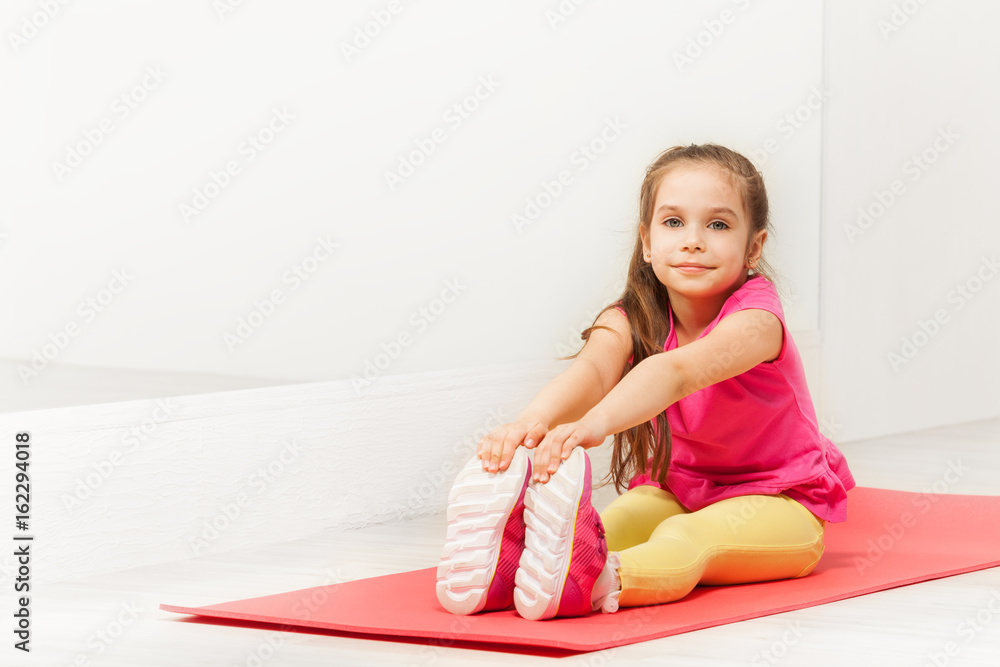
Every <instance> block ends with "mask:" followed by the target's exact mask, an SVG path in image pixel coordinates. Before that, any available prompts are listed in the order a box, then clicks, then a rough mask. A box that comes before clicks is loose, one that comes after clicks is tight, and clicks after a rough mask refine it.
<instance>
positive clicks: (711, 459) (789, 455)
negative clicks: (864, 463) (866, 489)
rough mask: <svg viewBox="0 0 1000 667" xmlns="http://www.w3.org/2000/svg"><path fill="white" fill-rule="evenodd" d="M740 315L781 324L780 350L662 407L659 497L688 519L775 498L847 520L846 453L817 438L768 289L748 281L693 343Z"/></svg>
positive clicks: (795, 359)
mask: <svg viewBox="0 0 1000 667" xmlns="http://www.w3.org/2000/svg"><path fill="white" fill-rule="evenodd" d="M615 307H616V308H618V310H621V311H622V314H623V315H624V314H625V311H624V310H622V308H620V307H619V306H615ZM747 308H759V309H761V310H766V311H768V312H771V313H774V314H775V315H776V316H777V317H778V319H779V320H781V326H782V329H783V330H784V342H783V343H782V346H781V352H780V354H779V355H778V356H777V357H776V358H775V359H774V361H770V362H762V363H760V364H757V365H756V366H754V367H753V368H751V369H750V370H748V371H746V372H745V373H741V374H740V375H737V376H736V377H732V378H729V379H728V380H723V381H722V382H718V383H716V384H714V385H710V386H708V387H705V388H704V389H700V390H699V391H696V392H694V393H693V394H689V395H687V396H685V397H684V398H682V399H681V400H680V401H678V402H677V403H674V404H673V405H671V406H669V407H668V408H667V411H666V412H667V421H668V423H669V425H670V433H671V435H672V442H673V444H672V453H671V461H670V467H669V468H668V470H667V488H666V490H667V491H670V492H671V493H673V494H674V495H675V496H677V499H678V500H679V501H680V502H681V504H682V505H684V506H685V507H686V508H688V509H689V510H692V511H696V510H699V509H701V508H703V507H706V506H708V505H710V504H712V503H714V502H717V501H719V500H723V499H725V498H730V497H733V496H743V495H749V494H776V493H783V494H785V495H786V496H788V497H790V498H792V499H794V500H796V501H798V502H800V503H802V505H804V506H805V507H806V508H807V509H808V510H809V511H811V512H812V513H813V514H815V515H816V516H818V517H819V518H820V519H824V520H826V521H831V522H839V521H845V520H846V519H847V491H848V490H850V489H851V488H853V487H854V485H855V482H854V477H853V476H852V475H851V471H850V470H849V469H848V467H847V461H846V460H845V459H844V455H843V454H842V453H841V452H840V450H839V449H837V447H836V445H834V444H833V442H831V441H830V440H829V439H828V438H826V437H825V436H824V435H823V434H821V433H820V432H819V427H818V426H817V423H816V411H815V409H814V408H813V404H812V398H811V397H810V395H809V388H808V386H807V385H806V379H805V374H804V372H803V369H802V360H801V358H800V357H799V351H798V349H797V348H796V347H795V342H794V341H793V340H792V337H791V335H790V334H789V332H788V327H787V325H786V324H785V314H784V311H783V310H782V308H781V301H780V299H779V297H778V293H777V290H776V289H775V287H774V285H773V284H772V283H771V281H769V280H768V279H767V278H765V277H763V276H754V277H752V278H750V279H748V280H747V281H746V282H745V283H744V284H743V285H741V286H740V288H739V289H738V290H736V291H735V292H734V293H733V294H732V295H731V296H730V297H729V298H728V299H727V300H726V302H725V303H724V304H723V306H722V310H721V311H719V314H718V315H717V316H716V318H715V319H714V320H713V321H712V322H711V323H710V324H709V325H708V326H707V327H705V330H704V331H702V332H701V334H700V335H699V336H698V338H701V337H703V336H705V335H707V334H708V333H709V332H710V331H712V329H714V328H715V327H716V325H718V323H719V322H721V321H722V318H724V317H725V316H726V315H728V314H730V313H733V312H736V311H737V310H744V309H747ZM668 311H669V312H668V315H669V320H670V332H669V333H668V335H667V339H666V341H665V343H664V345H663V349H664V351H667V350H673V349H676V348H677V335H676V334H675V332H674V317H673V312H672V310H671V309H669V307H668ZM633 356H634V355H633ZM629 361H630V362H631V361H632V358H631V357H630V358H629ZM654 428H655V422H654ZM649 473H650V470H649V469H647V470H646V472H645V473H643V474H641V475H637V476H635V477H634V478H633V479H632V480H631V481H630V483H629V487H628V488H630V489H631V488H633V487H636V486H641V485H644V484H645V485H651V486H656V487H660V484H658V483H657V482H655V481H654V480H652V479H651V478H650V475H649ZM660 488H662V487H660Z"/></svg>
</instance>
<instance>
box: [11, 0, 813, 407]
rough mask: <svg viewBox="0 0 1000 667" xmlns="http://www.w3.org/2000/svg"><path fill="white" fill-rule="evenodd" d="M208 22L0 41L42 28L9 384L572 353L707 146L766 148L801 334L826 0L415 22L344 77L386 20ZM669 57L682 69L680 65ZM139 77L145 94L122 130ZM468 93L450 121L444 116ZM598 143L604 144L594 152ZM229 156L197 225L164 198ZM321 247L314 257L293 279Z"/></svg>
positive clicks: (375, 5) (207, 15)
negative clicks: (37, 373)
mask: <svg viewBox="0 0 1000 667" xmlns="http://www.w3.org/2000/svg"><path fill="white" fill-rule="evenodd" d="M214 4H215V5H218V4H220V3H214ZM213 6H214V5H213V3H212V2H209V1H208V0H197V1H194V0H187V1H178V2H170V3H141V4H139V3H132V2H125V1H124V0H117V1H116V0H95V1H93V2H88V3H70V4H67V5H65V6H60V7H61V8H60V9H59V12H58V14H56V15H55V16H53V17H52V18H50V19H48V20H47V22H46V24H45V25H44V26H42V27H41V28H40V29H38V30H37V34H33V35H31V36H30V37H26V38H24V40H23V43H20V44H17V48H16V49H15V44H14V42H16V41H17V39H16V38H15V39H14V41H13V42H12V41H11V37H10V34H15V35H16V34H19V33H23V34H30V33H31V31H30V29H26V28H25V27H24V26H25V25H26V23H30V21H32V20H34V18H33V17H34V16H35V15H36V13H37V12H38V11H39V9H38V5H37V4H36V3H35V2H31V1H27V0H19V1H17V2H10V3H7V5H6V6H5V9H4V12H3V17H2V20H0V26H3V27H5V28H6V29H7V30H8V33H7V39H6V40H5V42H6V43H7V47H6V48H4V49H3V50H0V59H3V61H5V62H3V66H2V67H0V72H2V73H3V74H2V77H3V81H2V87H3V90H4V91H5V99H6V100H8V102H7V103H5V104H4V105H3V106H2V108H0V121H2V123H3V127H5V128H16V132H12V133H8V135H7V138H6V142H5V146H4V149H3V151H2V156H0V179H2V182H3V183H4V186H5V187H4V196H3V197H2V198H0V207H2V208H0V232H2V234H3V237H2V240H0V281H2V283H3V284H4V285H8V286H11V287H12V288H11V289H5V290H3V291H2V292H0V309H2V312H5V313H9V314H14V315H16V317H12V318H11V322H16V325H14V326H11V325H10V323H9V324H8V326H5V327H3V329H2V331H0V358H6V359H8V360H12V362H13V363H14V365H15V367H16V366H17V365H20V364H22V363H25V362H27V361H28V360H30V358H31V357H32V355H33V354H34V353H35V352H40V353H41V352H42V351H43V350H47V352H48V353H50V354H49V356H53V357H54V359H52V360H50V361H49V363H50V368H51V364H74V365H80V366H85V367H102V368H111V369H123V370H143V371H151V372H153V371H155V372H163V371H170V372H177V373H190V374H201V375H213V376H242V377H246V378H253V379H254V382H255V384H254V386H259V384H260V380H261V379H270V380H272V381H273V382H275V383H285V382H296V381H314V380H339V379H350V378H352V377H355V376H360V375H361V374H362V373H363V371H364V369H365V367H366V364H367V363H369V362H375V361H376V360H377V358H378V355H380V354H382V353H383V351H384V350H385V349H387V348H391V347H392V344H393V341H396V340H398V339H399V337H400V336H404V337H405V336H409V338H408V340H406V341H405V342H407V343H408V344H406V345H400V346H399V348H398V351H399V354H398V356H397V358H395V359H394V360H392V361H391V363H389V365H388V367H386V368H384V369H381V370H380V371H379V372H381V373H386V374H397V373H413V372H421V371H434V370H443V369H456V368H464V367H471V366H479V365H489V364H503V363H515V362H525V361H533V360H535V361H541V360H549V359H552V358H554V357H556V356H560V355H565V354H569V353H571V352H572V351H575V350H576V344H577V343H578V342H579V332H580V331H581V330H582V329H583V328H585V327H586V326H588V325H589V324H590V323H591V322H592V319H593V315H594V314H595V312H596V311H597V310H598V309H599V308H601V307H603V306H604V305H606V304H607V303H608V302H610V301H611V300H612V299H614V298H615V297H616V296H617V295H618V293H619V289H620V285H619V284H618V283H619V281H620V280H621V279H622V278H623V276H624V268H625V263H626V261H627V257H628V251H629V249H630V247H631V244H632V239H633V234H634V230H633V227H632V224H633V221H634V220H633V219H634V216H635V213H636V208H637V201H636V200H637V193H638V186H639V184H640V181H641V177H642V172H643V170H644V168H645V167H646V165H647V164H648V163H649V161H650V160H652V159H653V158H654V157H655V156H656V154H657V153H659V152H660V151H661V150H663V149H665V148H667V147H669V146H671V145H674V144H677V143H690V142H706V141H715V142H719V143H723V144H726V145H729V146H731V147H732V148H734V149H737V150H740V151H743V152H745V153H747V154H748V155H754V156H756V160H757V161H758V163H759V164H760V166H761V168H762V170H763V172H764V174H765V177H766V180H767V183H768V186H769V188H770V193H771V197H772V207H773V211H774V222H775V226H776V232H775V235H774V236H773V237H772V238H771V239H769V241H768V244H769V245H770V246H771V247H770V248H769V251H770V252H771V253H772V255H771V256H772V260H773V264H774V265H775V266H776V267H777V268H778V269H779V271H780V273H781V277H782V278H783V279H784V281H785V282H784V285H785V286H786V288H787V291H786V313H787V315H788V319H789V323H790V325H791V326H792V328H793V330H796V331H802V332H803V333H804V334H807V333H811V334H812V335H815V332H816V330H817V329H818V320H819V298H818V295H819V262H818V258H819V207H818V197H819V191H820V164H821V161H820V141H821V118H820V113H819V111H818V108H813V109H810V108H809V106H808V105H809V104H810V103H812V104H813V107H818V106H819V104H818V102H819V97H817V95H816V93H815V92H814V90H818V89H819V87H820V86H821V83H822V82H821V65H822V62H821V56H822V3H821V2H819V0H812V1H809V2H801V1H792V0H784V1H782V2H769V3H757V2H744V1H742V0H740V1H739V2H736V1H732V0H725V1H717V2H711V3H698V4H694V3H680V2H671V3H663V2H654V1H652V0H647V1H644V2H631V3H598V2H594V3H584V4H582V5H581V6H579V7H577V8H576V9H575V11H573V13H572V14H571V15H570V16H568V17H567V18H566V19H565V20H564V21H561V22H558V23H556V24H555V26H554V27H553V25H550V15H551V13H552V12H555V11H557V10H558V8H559V7H560V6H561V5H560V3H558V2H556V1H555V0H553V1H552V2H546V3H537V2H528V1H527V0H520V1H517V2H506V3H489V4H484V3H467V2H459V1H458V0H451V1H446V0H437V1H431V0H425V1H423V2H420V3H408V2H402V3H401V4H400V5H398V7H400V9H399V11H398V13H397V14H395V15H391V21H389V23H388V25H386V26H385V27H384V28H383V29H382V30H381V32H379V34H377V35H376V36H375V37H373V38H372V39H371V42H370V44H368V45H367V46H365V47H364V48H363V50H361V52H360V54H357V55H355V56H354V57H352V58H351V59H350V61H349V60H348V59H347V58H346V57H345V55H344V54H343V52H342V45H343V44H344V43H346V42H350V41H351V40H352V39H354V37H355V34H356V30H357V29H359V28H361V29H363V28H364V26H365V25H366V23H367V22H369V21H371V20H372V12H377V13H378V12H382V13H383V15H385V11H386V8H387V7H388V6H389V5H388V4H387V3H386V2H337V3H331V2H320V1H319V0H312V1H309V2H305V1H303V2H297V3H287V2H277V1H272V2H266V1H264V0H255V2H246V3H242V4H241V5H240V6H239V7H238V8H236V9H235V10H234V11H232V12H229V13H227V14H226V15H225V16H224V17H221V18H220V16H218V15H217V13H216V11H215V10H214V9H213ZM393 6H394V7H395V6H396V5H393ZM562 6H569V7H574V5H573V4H572V3H569V2H564V3H562ZM723 12H726V13H723ZM39 21H40V19H39ZM713 33H715V34H713ZM698 40H700V41H701V42H702V44H703V45H704V46H702V47H698V46H697V44H696V42H697V41H698ZM686 49H692V50H690V51H689V53H690V54H692V55H694V56H696V57H695V58H694V60H693V62H691V63H688V64H684V65H682V66H678V64H677V62H676V61H675V58H674V55H675V53H683V52H684V51H685V50H686ZM699 49H700V53H698V50H699ZM149 71H160V72H161V74H160V75H159V76H160V80H159V81H157V80H156V79H155V78H153V77H149V76H147V72H149ZM491 79H492V80H493V81H495V82H497V85H496V88H495V90H492V91H490V92H487V89H486V88H483V87H481V84H480V82H481V81H483V80H491ZM143 82H145V84H146V87H147V90H145V91H143V90H142V89H141V86H142V85H143ZM135 86H140V89H139V90H137V91H136V93H135V95H136V98H138V97H144V99H142V100H141V101H137V102H135V107H136V108H134V109H130V110H129V114H128V116H127V117H124V109H125V107H124V106H122V101H121V100H120V99H119V98H120V96H121V95H123V94H131V93H129V91H131V90H133V88H134V87H135ZM477 90H478V92H479V93H480V96H481V97H482V98H483V99H481V100H479V101H475V100H471V101H470V104H471V102H473V101H474V102H475V105H477V108H476V109H475V110H474V111H471V112H470V113H469V117H468V118H467V119H465V120H463V121H462V122H461V124H460V125H458V126H457V127H456V123H454V122H452V121H451V119H452V118H454V116H451V115H448V116H446V114H447V113H448V110H449V109H450V108H451V107H452V106H453V105H455V104H456V103H462V101H463V100H465V99H467V98H468V96H470V95H474V94H475V93H476V91H477ZM274 109H279V110H286V111H287V113H288V114H291V116H293V118H292V119H291V120H289V121H287V125H284V123H285V121H275V125H274V127H275V128H276V129H277V128H281V129H280V131H277V132H276V133H275V134H274V136H273V141H272V142H271V143H269V144H267V145H266V146H265V147H264V148H263V149H262V150H260V151H259V152H257V153H256V154H254V159H253V160H252V161H251V160H250V159H249V157H250V153H251V152H252V151H251V150H250V149H249V148H247V146H246V145H244V144H243V142H245V141H246V139H247V137H248V135H250V134H256V133H258V132H260V131H261V130H263V129H265V128H267V126H268V124H269V123H270V122H271V121H272V117H273V116H274V111H273V110H274ZM795 113H798V114H799V118H800V119H801V120H792V121H789V120H788V119H787V118H786V116H787V115H788V114H793V118H794V114H795ZM104 119H107V122H106V123H105V127H109V126H110V127H111V131H110V132H109V133H107V134H104V136H103V138H102V139H101V141H100V142H99V144H97V145H96V147H94V148H93V150H92V152H91V153H90V154H89V155H87V156H85V157H83V158H82V163H81V164H80V165H79V166H78V167H76V168H74V169H72V171H70V172H69V173H64V174H62V178H61V179H60V177H59V175H58V174H57V173H56V171H55V169H54V166H53V164H54V163H55V162H57V161H58V162H65V160H66V159H67V158H66V155H67V152H68V150H69V149H70V148H71V147H73V146H76V145H77V144H78V143H79V142H84V141H86V139H85V138H86V136H88V134H89V135H90V136H95V135H94V132H95V131H96V130H97V129H99V128H100V127H101V122H102V120H104ZM609 123H612V124H614V123H618V124H619V126H620V127H621V129H620V131H619V130H608V133H607V135H606V136H608V137H613V138H614V140H613V141H612V142H610V143H609V144H607V146H606V150H604V152H603V153H602V154H600V155H598V156H596V159H595V160H593V162H589V163H587V162H582V161H581V159H580V153H579V148H580V146H581V145H584V144H587V143H590V142H591V141H595V142H598V143H599V141H598V138H599V137H600V136H601V133H602V132H604V131H605V128H607V127H609ZM435 128H440V129H441V132H442V134H439V135H438V136H439V137H440V136H444V137H445V139H444V141H443V143H440V144H439V145H437V146H436V148H435V149H434V151H433V153H432V154H430V155H429V157H427V158H426V160H425V162H424V164H422V165H421V166H419V167H418V168H417V169H416V171H415V173H414V174H413V175H412V176H409V177H408V178H406V179H405V181H404V182H402V183H401V184H399V185H398V187H396V188H395V189H390V187H389V186H388V185H387V183H386V179H385V177H384V174H385V173H386V171H388V170H393V169H396V168H397V167H398V164H399V161H400V158H401V156H405V155H407V154H409V153H410V152H411V151H412V150H414V148H415V144H416V143H418V142H426V140H427V139H428V137H431V136H432V132H433V131H434V130H435ZM616 132H617V134H615V133H616ZM102 134H103V132H102ZM265 134H266V133H265ZM265 138H266V137H265ZM241 146H243V148H242V149H241ZM83 149H86V146H83ZM768 150H770V151H771V153H768ZM229 161H234V163H235V165H236V166H238V167H239V169H240V171H239V173H237V174H236V175H234V176H232V177H231V180H230V182H229V183H228V185H226V187H224V188H222V189H221V192H220V193H219V194H218V195H217V196H216V197H215V198H214V199H212V200H211V202H210V203H209V205H208V206H207V208H205V210H204V211H203V212H201V213H199V214H197V215H194V216H191V217H190V219H189V220H188V221H185V219H184V216H183V215H182V214H181V212H180V208H179V207H180V205H181V204H189V205H191V204H193V203H194V200H193V190H194V189H195V188H199V189H203V188H205V186H206V185H208V184H210V183H211V173H212V172H218V171H220V170H223V169H225V167H226V166H227V163H228V162H229ZM584 165H586V169H585V170H584V169H583V168H582V167H583V166H584ZM562 170H565V171H567V172H568V173H569V176H570V178H571V182H570V184H569V185H568V186H567V187H565V189H564V191H563V192H562V193H561V194H560V195H559V196H558V197H556V198H555V201H554V203H552V204H551V206H549V207H548V208H546V209H545V210H544V211H543V212H542V214H541V215H540V216H539V217H538V218H537V219H536V220H535V221H534V222H533V224H531V225H530V226H529V227H527V228H525V229H523V230H522V232H521V233H519V232H518V230H517V229H516V228H515V226H514V224H513V223H512V215H513V214H514V213H516V212H523V211H524V209H525V206H526V199H528V198H534V197H537V196H538V195H539V194H540V193H543V192H544V190H543V187H544V183H545V182H547V181H551V180H553V179H555V178H556V177H557V175H558V174H559V172H560V171H562ZM222 180H223V181H225V179H222ZM187 222H190V224H187ZM319 239H327V240H328V241H329V242H331V243H335V244H337V248H336V249H335V250H334V251H333V252H332V253H331V254H330V255H327V254H326V252H325V251H324V250H322V249H320V241H319ZM314 252H316V253H317V255H319V256H320V257H321V258H324V261H316V263H315V267H314V268H315V272H314V273H312V274H311V277H310V278H309V279H308V280H307V281H305V282H301V283H296V282H294V280H293V279H291V275H290V274H288V272H289V271H291V270H293V267H295V266H296V265H302V264H303V263H304V262H307V261H311V260H308V258H309V257H310V255H311V254H312V253H314ZM327 257H328V258H327ZM116 271H119V272H120V271H125V272H126V274H127V276H130V278H128V279H127V281H126V282H127V284H125V285H124V286H123V287H122V285H121V283H120V281H115V280H114V275H115V272H116ZM456 282H457V283H458V284H460V285H461V290H460V291H459V293H458V296H457V298H455V299H454V300H453V302H451V303H447V304H444V303H443V302H442V301H440V300H439V299H440V298H441V295H442V293H446V292H447V290H448V285H449V284H450V283H456ZM109 288H114V289H119V290H120V291H119V292H117V293H114V292H112V291H110V290H109ZM275 290H278V291H279V292H280V295H281V297H282V298H283V300H282V301H281V303H279V304H277V305H276V306H274V307H273V314H272V315H271V316H270V317H268V318H266V319H264V320H263V324H262V326H260V327H259V328H258V329H256V330H255V332H254V333H253V335H252V336H251V337H250V338H249V339H248V340H246V342H244V343H242V344H240V345H238V346H236V347H235V349H234V350H232V351H231V350H230V349H228V348H227V345H226V343H225V342H224V335H225V334H227V333H230V334H235V332H236V330H237V325H238V322H239V321H240V319H241V318H242V319H246V318H248V316H250V314H251V313H252V312H253V310H254V309H255V303H256V302H258V301H260V300H263V299H266V298H268V297H269V296H270V295H271V294H272V293H273V292H274V291H275ZM95 298H97V299H99V298H106V299H107V300H108V301H109V302H108V303H106V304H105V305H104V306H103V307H102V310H101V312H100V313H96V312H95V314H94V316H91V315H90V314H89V312H90V309H89V308H88V307H86V306H83V307H82V308H81V306H80V304H81V302H85V301H86V300H87V299H95ZM449 299H450V296H449ZM438 306H443V308H442V309H441V310H440V311H439V310H437V307H438ZM421 309H432V310H434V312H435V314H432V315H429V316H428V317H424V316H423V315H421V314H420V312H421ZM431 318H433V321H431ZM74 326H75V327H76V328H74ZM67 328H69V329H70V330H71V332H73V333H71V334H66V335H62V334H61V333H60V332H65V331H66V330H67ZM60 339H61V340H62V342H63V343H64V345H63V346H60V345H59V341H60ZM46 345H48V346H49V347H48V348H45V346H46ZM570 345H572V347H568V346H570ZM385 359H388V357H385ZM5 367H6V366H5ZM43 373H44V371H43ZM5 381H6V382H7V383H13V384H15V385H16V386H17V387H19V388H20V389H21V390H25V391H28V390H30V389H31V387H32V386H33V385H32V383H38V382H40V380H38V379H37V378H29V380H28V381H27V382H24V381H22V380H21V379H19V378H18V377H17V376H16V375H15V374H13V373H5ZM213 386H214V387H216V388H218V386H219V385H217V384H216V385H213ZM21 407H22V408H23V406H21Z"/></svg>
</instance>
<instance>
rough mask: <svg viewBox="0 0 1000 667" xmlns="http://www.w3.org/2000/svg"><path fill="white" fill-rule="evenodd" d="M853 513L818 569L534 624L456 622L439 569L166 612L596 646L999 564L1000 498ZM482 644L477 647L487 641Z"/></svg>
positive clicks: (900, 503)
mask: <svg viewBox="0 0 1000 667" xmlns="http://www.w3.org/2000/svg"><path fill="white" fill-rule="evenodd" d="M848 497H849V501H848V505H849V508H850V509H849V515H848V516H849V518H848V520H847V521H846V522H844V523H835V524H827V526H826V552H825V553H824V555H823V558H822V560H820V563H819V565H818V566H817V567H816V569H815V570H813V572H812V573H811V574H810V575H808V576H806V577H803V578H802V579H785V580H781V581H768V582H763V583H754V584H740V585H730V586H698V587H697V588H695V590H694V591H692V592H691V593H690V594H689V595H687V596H686V597H685V598H683V599H681V600H678V601H676V602H671V603H667V604H661V605H652V606H648V607H623V608H621V609H619V610H618V612H616V613H614V614H602V613H600V612H595V613H592V614H590V615H588V616H583V617H579V618H557V619H551V620H547V621H529V620H525V619H523V618H521V617H520V616H519V615H518V614H517V612H516V611H514V610H513V609H510V610H506V611H498V612H491V613H485V614H475V615H471V616H456V615H453V614H450V613H448V612H447V611H445V610H444V609H443V608H442V607H441V606H440V605H439V603H438V601H437V597H436V595H435V592H434V582H435V569H436V568H435V567H429V568H426V569H423V570H414V571H412V572H403V573H400V574H392V575H387V576H381V577H374V578H371V579H362V580H359V581H351V582H347V583H343V584H335V585H330V586H317V587H313V588H306V589H302V590H297V591H291V592H289V593H280V594H277V595H266V596H263V597H257V598H249V599H246V600H237V601H235V602H225V603H222V604H216V605H211V606H208V607H182V606H178V605H168V604H161V605H160V609H163V610H166V611H174V612H179V613H184V614H194V615H196V616H201V617H208V618H210V619H212V620H210V621H209V622H215V623H219V622H221V621H219V620H218V619H230V621H229V622H228V623H226V624H232V620H238V621H243V622H256V623H267V624H281V625H283V626H285V627H283V628H282V629H285V630H287V629H295V630H298V629H307V628H312V629H322V630H326V631H336V632H335V633H331V634H342V633H350V634H351V635H352V636H363V637H367V638H371V639H381V640H391V641H400V640H401V638H403V639H402V640H403V641H415V642H418V643H423V644H434V645H439V646H440V645H447V646H463V647H477V646H478V647H481V648H492V649H498V650H503V651H513V652H532V650H536V651H537V647H544V648H545V649H548V650H550V651H551V650H552V649H563V650H568V651H570V652H580V651H596V650H600V649H606V648H610V647H613V646H622V645H624V644H631V643H634V642H640V641H646V640H649V639H656V638H659V637H667V636H669V635H675V634H679V633H682V632H690V631H691V630H699V629H701V628H708V627H712V626H716V625H722V624H725V623H733V622H735V621H742V620H745V619H748V618H756V617H758V616H767V615H769V614H777V613H780V612H784V611H791V610H793V609H801V608H803V607H810V606H813V605H819V604H824V603H827V602H833V601H836V600H843V599H844V598H849V597H854V596H856V595H865V594H867V593H874V592H875V591H881V590H885V589H887V588H894V587H896V586H905V585H907V584H914V583H917V582H921V581H927V580H929V579H938V578H940V577H948V576H951V575H955V574H962V573H964V572H972V571H974V570H982V569H985V568H989V567H996V566H997V565H1000V496H967V495H938V494H918V493H909V492H904V491H889V490H885V489H873V488H866V487H856V488H854V489H852V490H851V491H850V492H849V494H848ZM480 643H481V644H480Z"/></svg>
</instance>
